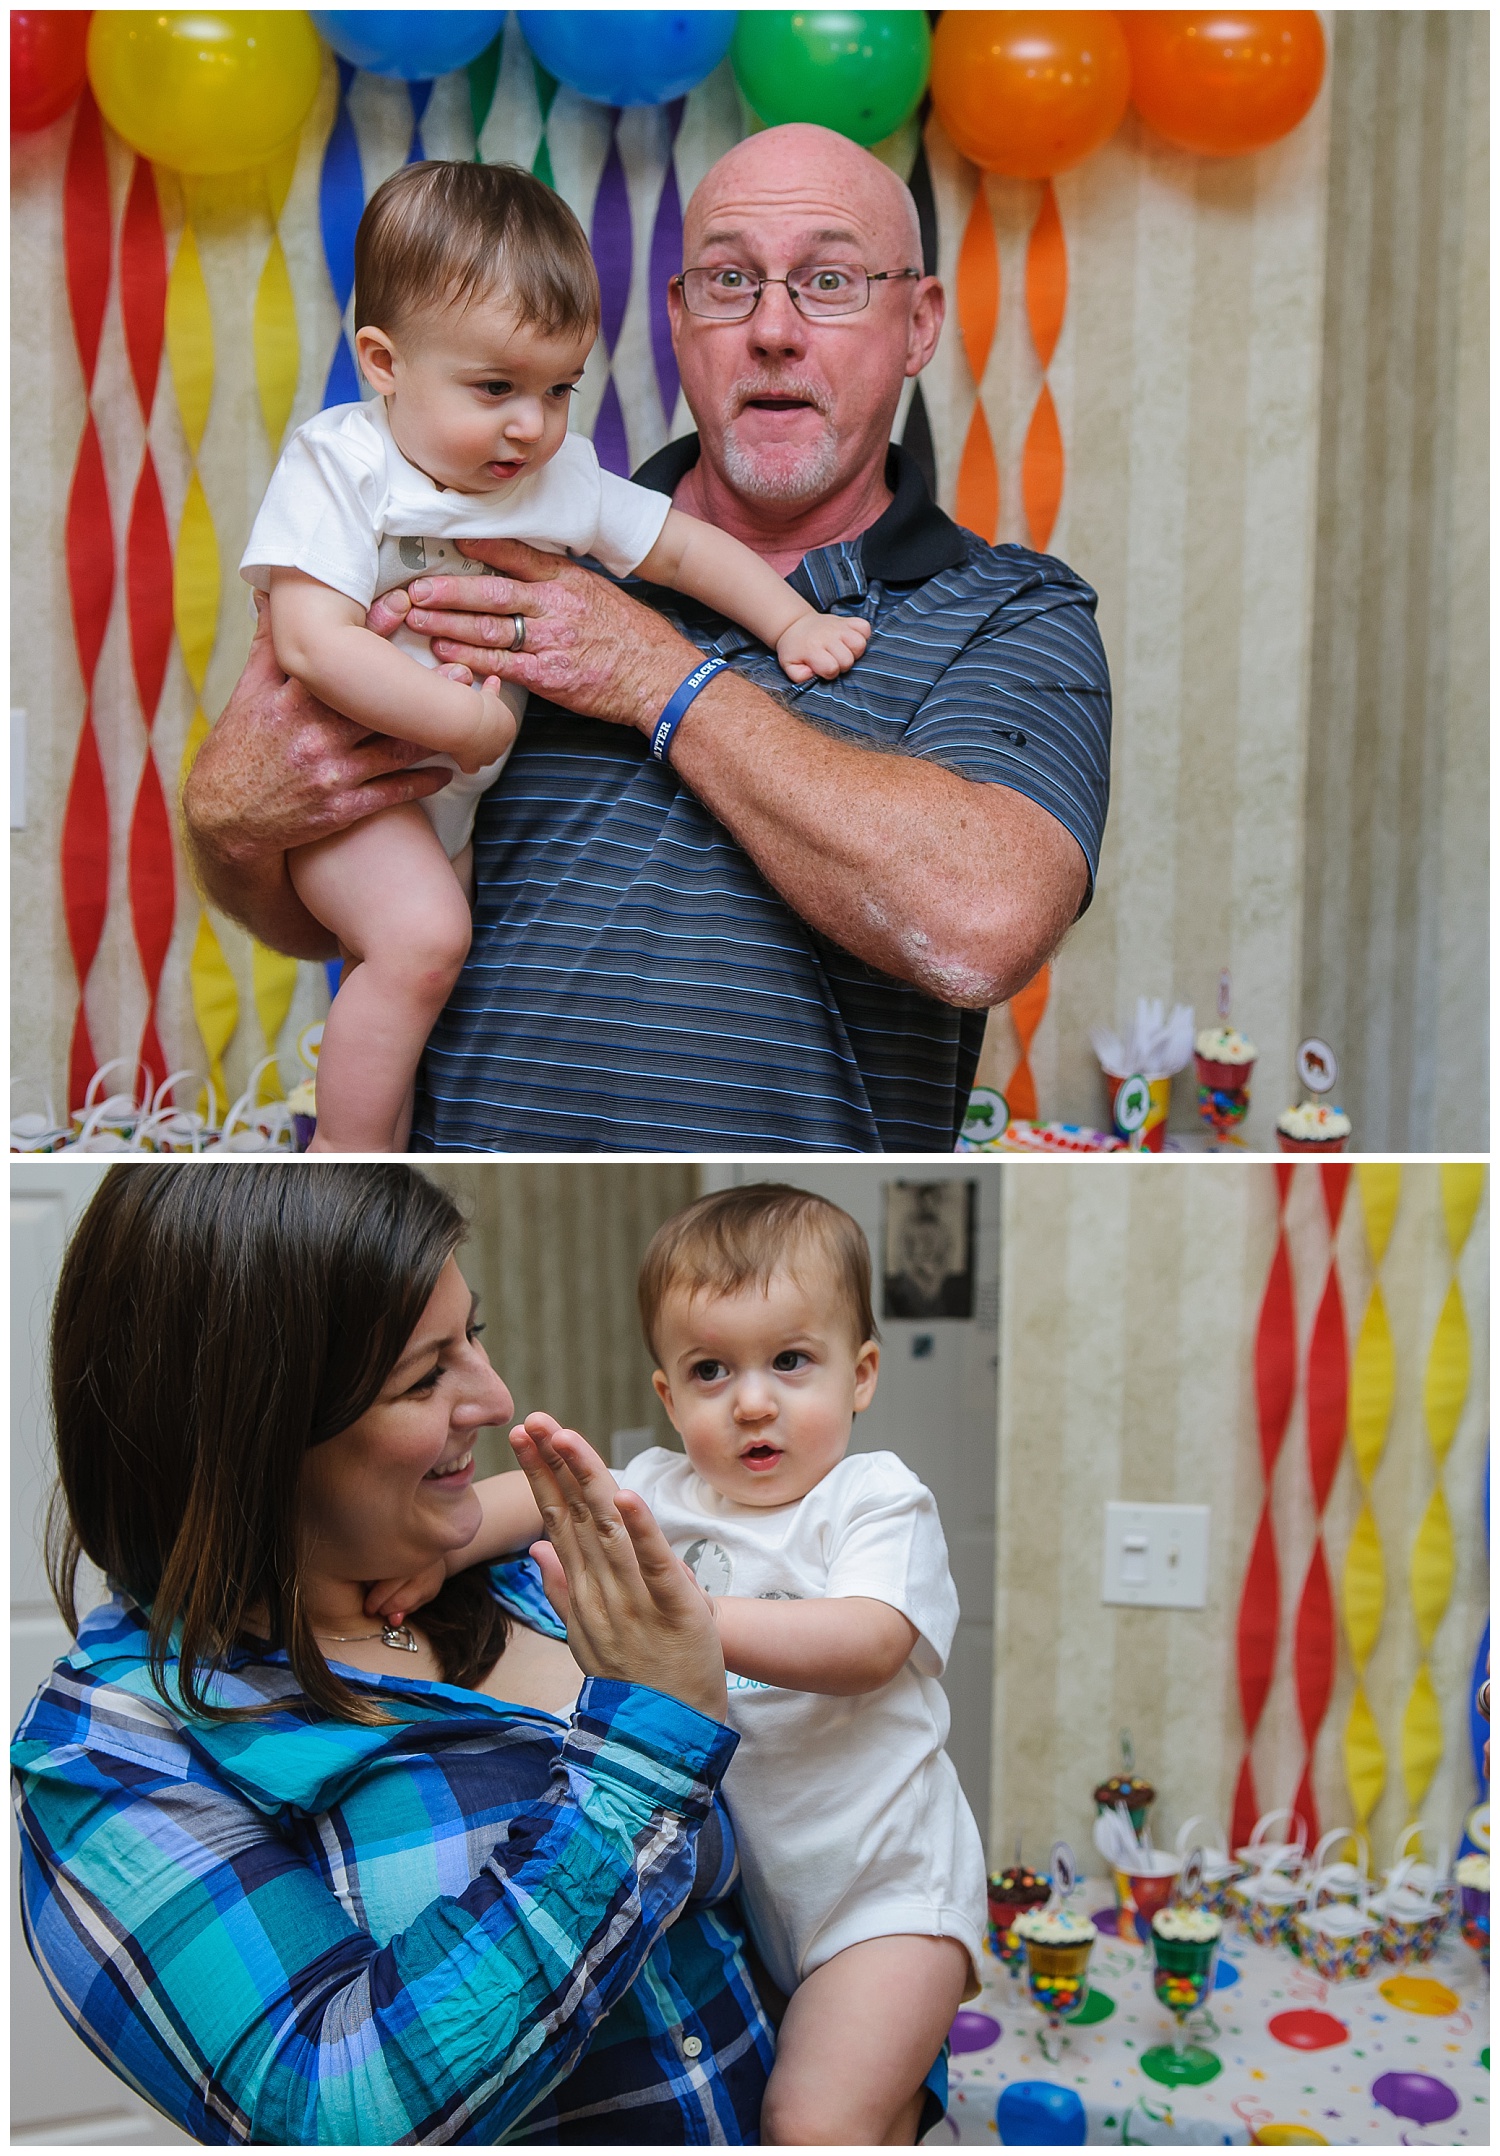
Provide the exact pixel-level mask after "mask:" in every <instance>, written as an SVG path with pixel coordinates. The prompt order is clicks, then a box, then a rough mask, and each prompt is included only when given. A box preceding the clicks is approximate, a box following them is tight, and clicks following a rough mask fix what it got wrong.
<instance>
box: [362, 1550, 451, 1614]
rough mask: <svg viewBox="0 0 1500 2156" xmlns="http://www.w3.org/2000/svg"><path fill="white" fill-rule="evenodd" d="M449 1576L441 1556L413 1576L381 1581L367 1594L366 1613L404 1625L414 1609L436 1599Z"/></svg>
mask: <svg viewBox="0 0 1500 2156" xmlns="http://www.w3.org/2000/svg"><path fill="white" fill-rule="evenodd" d="M447 1577H448V1568H447V1566H446V1565H445V1564H444V1563H443V1561H442V1559H441V1558H435V1559H434V1561H433V1562H432V1563H431V1564H430V1565H426V1566H424V1567H423V1569H422V1570H421V1571H420V1572H414V1573H412V1575H411V1576H410V1578H409V1579H404V1580H377V1581H376V1582H375V1584H374V1586H373V1587H372V1588H371V1589H370V1591H369V1593H368V1594H367V1595H366V1596H365V1611H366V1614H367V1615H368V1616H371V1617H383V1618H384V1619H385V1621H386V1623H387V1624H401V1623H402V1622H403V1621H404V1620H405V1619H406V1618H407V1617H409V1616H410V1614H411V1612H412V1611H413V1610H419V1609H420V1608H421V1607H422V1604H423V1603H424V1602H430V1601H432V1599H433V1597H434V1596H435V1595H437V1594H438V1593H439V1592H440V1591H441V1589H442V1586H443V1582H444V1581H445V1580H446V1579H447Z"/></svg>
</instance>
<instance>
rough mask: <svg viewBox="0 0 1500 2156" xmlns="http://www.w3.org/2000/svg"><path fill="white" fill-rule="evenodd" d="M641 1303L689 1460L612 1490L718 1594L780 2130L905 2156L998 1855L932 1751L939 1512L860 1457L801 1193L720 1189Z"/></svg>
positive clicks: (941, 1644) (884, 1460)
mask: <svg viewBox="0 0 1500 2156" xmlns="http://www.w3.org/2000/svg"><path fill="white" fill-rule="evenodd" d="M640 1303H641V1316H642V1322H643V1325H644V1327H645V1332H646V1338H647V1341H648V1344H649V1345H650V1347H651V1349H652V1352H653V1354H654V1355H655V1357H656V1360H657V1362H658V1364H659V1367H658V1369H657V1371H656V1373H655V1380H654V1382H655V1385H656V1389H657V1392H658V1394H659V1395H660V1397H661V1400H662V1402H663V1405H664V1406H665V1408H666V1410H667V1413H668V1415H669V1416H670V1417H671V1420H672V1423H673V1426H674V1427H675V1428H676V1430H677V1431H678V1432H679V1434H680V1436H681V1438H682V1441H683V1445H684V1448H685V1457H684V1455H683V1454H680V1453H676V1452H669V1451H667V1450H666V1449H665V1448H661V1447H657V1448H654V1449H652V1450H651V1451H648V1452H644V1453H642V1454H640V1455H638V1456H637V1458H635V1459H634V1460H632V1461H631V1462H630V1464H629V1466H628V1467H626V1468H625V1469H624V1470H623V1472H622V1473H621V1475H620V1478H619V1479H620V1481H621V1483H622V1484H623V1486H624V1487H625V1488H626V1489H631V1490H635V1491H637V1492H639V1493H640V1495H641V1496H643V1497H644V1498H645V1499H646V1501H647V1503H648V1504H649V1505H650V1507H651V1510H652V1512H653V1513H654V1514H655V1516H656V1519H657V1521H658V1522H659V1524H660V1526H661V1529H662V1532H663V1533H664V1534H665V1536H666V1538H667V1540H668V1542H670V1544H671V1545H672V1547H673V1549H674V1550H676V1552H677V1553H678V1555H679V1556H680V1557H681V1558H682V1559H683V1560H684V1562H685V1563H686V1564H687V1565H688V1567H689V1569H690V1570H691V1571H692V1573H693V1574H694V1576H695V1578H696V1579H697V1580H698V1582H699V1584H700V1585H701V1586H702V1587H703V1588H704V1590H705V1592H706V1593H708V1595H709V1597H710V1599H711V1601H712V1603H713V1606H714V1610H715V1615H716V1618H717V1622H718V1628H719V1637H720V1640H721V1642H722V1645H723V1649H724V1661H725V1665H726V1667H727V1668H728V1670H729V1672H730V1678H729V1719H730V1722H731V1723H732V1725H733V1726H734V1728H735V1729H736V1730H737V1731H738V1732H739V1735H740V1740H741V1741H740V1748H739V1750H738V1752H737V1753H736V1754H735V1757H734V1760H733V1762H732V1763H731V1766H730V1769H729V1773H728V1775H727V1777H726V1780H725V1785H724V1788H725V1796H726V1799H727V1801H728V1804H729V1809H730V1813H731V1816H732V1818H733V1820H734V1827H735V1836H736V1839H737V1841H738V1844H739V1850H740V1860H741V1865H742V1868H743V1874H744V1883H745V1895H746V1902H747V1905H748V1914H749V1921H750V1928H751V1931H752V1932H753V1934H754V1937H755V1941H756V1944H757V1946H758V1947H759V1949H760V1953H761V1956H762V1959H763V1960H764V1962H765V1964H766V1967H767V1969H768V1970H769V1972H770V1974H771V1976H772V1977H773V1978H774V1980H775V1981H776V1983H777V1984H778V1985H779V1986H780V1987H781V1988H782V1990H783V1991H784V1992H786V1993H787V1994H788V2001H789V2003H788V2006H787V2010H786V2015H785V2018H784V2020H783V2022H782V2025H781V2031H780V2036H779V2039H778V2043H777V2054H776V2065H775V2069H774V2071H773V2073H772V2076H771V2081H770V2086H769V2088H768V2090H767V2093H766V2098H765V2106H764V2111H763V2116H762V2133H763V2137H764V2139H765V2140H766V2141H768V2142H772V2143H781V2144H784V2145H796V2144H808V2143H845V2144H849V2143H854V2144H861V2143H862V2144H865V2145H871V2144H874V2145H879V2144H881V2143H885V2142H890V2143H897V2142H906V2143H907V2144H910V2143H911V2142H912V2141H913V2140H914V2139H915V2137H916V2131H917V2127H918V2123H919V2121H920V2119H921V2116H922V2110H923V2103H924V2087H925V2084H926V2082H927V2079H928V2077H929V2076H930V2074H931V2072H932V2069H933V2067H934V2062H935V2061H936V2060H937V2058H938V2055H939V2053H940V2051H941V2049H942V2045H943V2041H944V2038H945V2037H946V2035H947V2033H948V2029H949V2026H950V2024H951V2023H952V2020H953V2016H954V2014H955V2013H956V2012H957V2010H958V2007H959V2005H960V2003H961V2002H962V2000H963V1999H964V1998H966V1997H972V1996H973V1994H974V1992H975V1991H976V1990H977V1988H978V1984H977V1978H976V1975H975V1971H976V1970H977V1968H978V1963H979V1947H980V1940H981V1937H982V1935H983V1925H984V1919H985V1900H984V1891H985V1889H984V1855H983V1850H982V1847H981V1843H980V1839H979V1833H978V1829H977V1828H976V1826H975V1824H974V1819H973V1815H972V1814H971V1812H970V1810H969V1807H968V1805H967V1803H966V1802H965V1799H964V1796H963V1792H962V1790H961V1789H960V1787H959V1783H958V1776H957V1774H956V1773H955V1772H954V1768H953V1764H952V1762H951V1761H950V1759H949V1758H948V1755H947V1753H946V1752H945V1751H944V1750H943V1741H944V1738H945V1737H946V1735H947V1732H948V1703H947V1700H946V1698H945V1696H944V1694H943V1691H942V1687H941V1685H940V1684H939V1682H938V1679H939V1677H940V1676H941V1673H942V1670H943V1666H944V1662H945V1660H946V1657H947V1654H948V1650H949V1648H950V1646H951V1644H952V1640H953V1635H954V1630H955V1627H956V1625H957V1622H958V1598H957V1595H956V1593H955V1591H954V1587H953V1582H952V1579H951V1577H950V1575H949V1571H948V1558H947V1550H946V1547H945V1544H944V1541H943V1532H942V1528H941V1526H940V1524H939V1522H938V1517H937V1508H936V1506H935V1505H934V1503H933V1500H932V1497H931V1495H930V1494H929V1492H928V1491H927V1490H925V1489H924V1488H923V1486H922V1484H921V1483H920V1482H918V1480H917V1478H916V1476H915V1475H913V1474H912V1473H911V1471H910V1470H909V1469H908V1468H906V1467H905V1466H903V1464H902V1463H901V1461H900V1460H898V1459H897V1458H896V1456H895V1454H894V1453H889V1452H874V1453H854V1454H851V1453H850V1452H849V1450H848V1447H849V1440H850V1436H851V1434H852V1430H853V1423H854V1417H855V1415H856V1414H857V1413H858V1412H859V1411H860V1409H862V1408H864V1407H867V1406H868V1405H869V1403H870V1401H871V1399H872V1398H873V1396H874V1392H875V1381H876V1375H877V1370H878V1366H879V1360H880V1350H879V1348H878V1346H877V1345H876V1342H875V1337H874V1334H875V1325H874V1317H873V1314H872V1310H871V1305H870V1262H869V1252H868V1249H867V1246H866V1243H865V1239H864V1236H863V1235H862V1233H861V1232H860V1229H859V1228H858V1226H857V1225H856V1223H855V1222H854V1221H853V1220H851V1219H850V1217H849V1216H848V1214H847V1213H844V1212H841V1211H840V1210H839V1209H838V1207H837V1206H834V1205H830V1204H829V1203H828V1202H827V1201H826V1200H824V1199H822V1198H818V1197H815V1196H812V1195H811V1194H810V1193H808V1192H806V1191H801V1190H795V1189H792V1188H790V1187H788V1186H785V1185H778V1184H759V1185H751V1186H748V1187H745V1188H741V1189H737V1190H729V1191H722V1192H716V1193H714V1194H712V1195H710V1196H709V1197H706V1198H700V1199H699V1200H698V1202H697V1203H696V1204H694V1205H691V1206H689V1207H688V1208H687V1210H686V1211H685V1212H683V1213H679V1214H678V1215H677V1216H676V1217H675V1218H674V1219H672V1220H669V1221H668V1222H667V1223H666V1224H665V1226H664V1227H662V1228H661V1229H660V1230H659V1231H658V1232H657V1235H656V1237H655V1239H654V1240H653V1242H652V1243H651V1246H650V1248H649V1249H648V1251H647V1253H646V1257H645V1260H644V1262H643V1264H642V1268H641V1278H640ZM519 1482H520V1478H519V1477H513V1476H496V1477H495V1478H493V1480H492V1481H490V1482H488V1483H482V1484H480V1485H478V1490H479V1493H480V1495H481V1498H482V1500H483V1501H484V1504H485V1512H486V1528H485V1531H484V1533H483V1534H482V1535H481V1536H480V1537H479V1538H478V1539H477V1540H476V1541H475V1542H474V1543H473V1544H471V1545H470V1546H469V1547H468V1548H467V1549H465V1550H463V1551H461V1552H458V1553H457V1554H456V1555H455V1556H454V1557H453V1558H452V1559H451V1560H450V1568H451V1569H454V1570H457V1569H459V1568H460V1567H462V1566H464V1565H468V1564H472V1563H474V1562H476V1561H477V1560H479V1559H481V1558H486V1557H491V1556H498V1555H500V1554H501V1552H502V1550H504V1549H514V1548H516V1547H518V1546H521V1545H522V1544H524V1543H525V1541H526V1540H527V1539H528V1537H529V1536H533V1535H534V1533H535V1530H536V1525H537V1524H538V1521H537V1514H536V1511H535V1508H534V1506H531V1505H530V1500H529V1496H523V1494H522V1493H523V1492H524V1488H525V1486H524V1484H522V1485H521V1489H520V1490H519V1491H518V1490H517V1489H516V1488H515V1485H516V1484H517V1483H519ZM523 1515H524V1516H523ZM429 1591H430V1590H429ZM397 1599H398V1598H397V1597H396V1596H387V1597H385V1598H384V1600H383V1601H381V1607H382V1608H385V1609H386V1610H387V1612H388V1613H390V1614H394V1603H395V1601H396V1600H397ZM377 1600H380V1597H379V1596H378V1595H377V1596H375V1597H372V1605H373V1603H374V1602H375V1601H377ZM410 1606H411V1599H409V1598H408V1599H406V1600H405V1601H403V1603H402V1612H403V1613H404V1610H405V1609H406V1608H409V1607H410Z"/></svg>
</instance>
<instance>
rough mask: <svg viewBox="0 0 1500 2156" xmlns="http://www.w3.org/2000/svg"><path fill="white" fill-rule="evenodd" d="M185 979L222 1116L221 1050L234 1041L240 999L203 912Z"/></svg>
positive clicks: (226, 1101)
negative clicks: (187, 983) (187, 979)
mask: <svg viewBox="0 0 1500 2156" xmlns="http://www.w3.org/2000/svg"><path fill="white" fill-rule="evenodd" d="M188 978H189V980H190V982H191V985H192V993H193V1016H194V1018H196V1020H197V1021H198V1031H199V1032H200V1033H201V1034H202V1036H203V1045H204V1047H205V1048H206V1049H207V1050H208V1083H209V1088H210V1090H211V1092H212V1094H213V1102H214V1113H215V1115H216V1116H219V1117H222V1116H223V1115H224V1113H225V1111H226V1110H227V1108H228V1106H229V1089H228V1087H227V1086H226V1084H225V1082H224V1051H225V1049H226V1048H227V1047H228V1046H229V1043H230V1042H231V1041H232V1040H233V1039H234V1029H235V1027H236V1026H237V1025H238V1024H239V1022H240V998H239V990H238V989H237V988H236V987H235V985H234V975H233V974H232V973H231V972H230V970H229V962H228V960H227V959H226V958H225V956H224V953H223V951H222V950H221V949H220V947H219V939H218V937H217V936H216V935H215V934H214V930H213V923H212V922H211V921H210V920H209V918H208V915H207V914H206V913H200V914H199V916H198V933H197V936H196V937H195V938H194V941H193V956H192V962H191V964H190V966H189V968H188Z"/></svg>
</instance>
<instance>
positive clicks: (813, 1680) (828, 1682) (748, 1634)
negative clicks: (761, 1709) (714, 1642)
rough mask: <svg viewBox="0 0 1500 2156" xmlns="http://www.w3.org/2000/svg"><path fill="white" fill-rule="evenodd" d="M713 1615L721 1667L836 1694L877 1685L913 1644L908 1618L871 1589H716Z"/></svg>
mask: <svg viewBox="0 0 1500 2156" xmlns="http://www.w3.org/2000/svg"><path fill="white" fill-rule="evenodd" d="M714 1621H715V1623H716V1624H717V1625H718V1628H719V1644H720V1645H721V1646H722V1648H723V1650H724V1667H725V1668H726V1669H729V1670H732V1671H733V1672H734V1673H735V1675H736V1676H740V1677H751V1678H754V1679H755V1680H756V1681H757V1682H759V1683H761V1684H773V1685H777V1686H779V1687H781V1689H782V1690H784V1691H789V1692H821V1693H823V1694H825V1695H826V1696H828V1697H829V1698H833V1699H847V1698H850V1697H852V1696H853V1695H854V1694H856V1693H859V1692H877V1691H879V1689H880V1687H881V1686H882V1685H885V1684H889V1683H890V1681H891V1679H892V1678H893V1677H894V1676H895V1675H896V1673H897V1671H898V1670H900V1669H901V1668H902V1667H903V1665H904V1664H905V1662H906V1660H907V1657H908V1656H909V1655H910V1653H911V1651H912V1648H913V1647H914V1646H915V1645H916V1643H917V1628H916V1626H915V1625H914V1624H913V1623H912V1622H911V1620H910V1618H907V1617H903V1616H902V1614H901V1612H900V1611H899V1610H898V1609H893V1608H892V1607H891V1605H890V1604H889V1603H888V1602H877V1601H876V1600H874V1598H873V1597H871V1596H868V1595H835V1596H832V1597H830V1598H829V1599H828V1600H827V1601H823V1602H762V1601H758V1600H753V1599H751V1598H750V1597H749V1596H745V1595H716V1596H715V1597H714Z"/></svg>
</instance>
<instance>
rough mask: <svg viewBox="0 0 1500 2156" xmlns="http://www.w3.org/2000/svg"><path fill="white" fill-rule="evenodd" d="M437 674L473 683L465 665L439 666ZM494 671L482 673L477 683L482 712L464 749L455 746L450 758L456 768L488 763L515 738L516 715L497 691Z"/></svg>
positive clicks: (501, 752)
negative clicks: (478, 684)
mask: <svg viewBox="0 0 1500 2156" xmlns="http://www.w3.org/2000/svg"><path fill="white" fill-rule="evenodd" d="M438 672H439V673H440V674H446V675H447V677H448V679H449V680H450V681H461V682H463V683H464V685H465V687H474V686H477V684H476V683H475V681H474V676H473V675H472V674H471V673H470V672H469V669H468V668H467V667H466V666H440V667H439V668H438ZM499 688H500V677H499V675H498V674H489V675H487V676H486V678H485V680H484V683H483V685H482V686H479V700H480V702H481V704H482V705H483V706H484V716H483V718H482V719H481V720H480V722H479V725H478V726H477V727H476V728H475V730H474V737H473V739H472V740H471V742H470V744H469V746H468V747H467V748H466V749H462V750H460V749H455V750H454V753H453V760H454V762H455V763H456V764H457V765H458V768H459V770H460V771H478V770H480V769H481V768H482V766H483V765H485V764H492V763H493V762H494V761H495V758H496V757H497V756H503V755H504V754H505V752H506V750H507V749H508V748H509V747H510V745H511V743H512V742H513V741H514V740H515V738H516V715H515V713H514V712H513V711H512V710H511V708H510V705H509V704H507V703H506V702H505V701H504V700H503V699H502V697H501V696H500V695H499V693H498V691H499Z"/></svg>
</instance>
